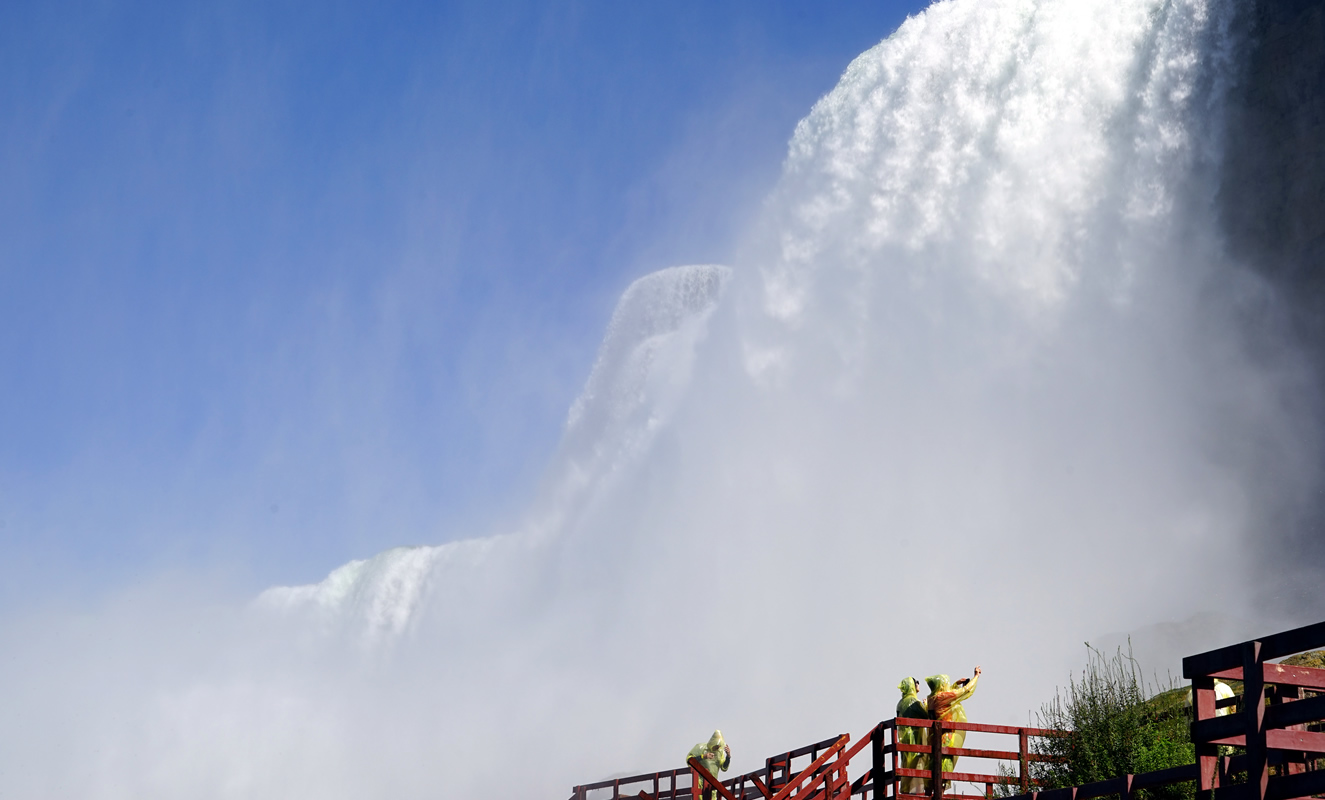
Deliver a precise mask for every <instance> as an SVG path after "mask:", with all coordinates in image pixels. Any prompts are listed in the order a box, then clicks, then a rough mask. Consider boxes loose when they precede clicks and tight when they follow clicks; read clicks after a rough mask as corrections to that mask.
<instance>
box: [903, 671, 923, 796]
mask: <svg viewBox="0 0 1325 800" xmlns="http://www.w3.org/2000/svg"><path fill="white" fill-rule="evenodd" d="M897 688H898V689H901V690H902V699H901V700H899V701H898V702H897V716H899V717H905V718H907V719H929V712H928V711H926V710H925V702H924V701H923V700H921V699H920V697H919V696H918V695H917V694H916V692H917V691H919V689H920V681H918V680H916V679H915V678H902V682H901V683H899V684H897ZM897 743H898V744H922V745H928V744H929V728H913V727H911V726H909V725H906V726H899V727H898V728H897ZM901 756H902V768H903V769H920V770H927V769H929V756H927V755H925V754H924V753H902V754H901ZM901 783H902V786H901V790H902V794H927V793H928V792H929V781H927V780H925V779H924V778H902V781H901Z"/></svg>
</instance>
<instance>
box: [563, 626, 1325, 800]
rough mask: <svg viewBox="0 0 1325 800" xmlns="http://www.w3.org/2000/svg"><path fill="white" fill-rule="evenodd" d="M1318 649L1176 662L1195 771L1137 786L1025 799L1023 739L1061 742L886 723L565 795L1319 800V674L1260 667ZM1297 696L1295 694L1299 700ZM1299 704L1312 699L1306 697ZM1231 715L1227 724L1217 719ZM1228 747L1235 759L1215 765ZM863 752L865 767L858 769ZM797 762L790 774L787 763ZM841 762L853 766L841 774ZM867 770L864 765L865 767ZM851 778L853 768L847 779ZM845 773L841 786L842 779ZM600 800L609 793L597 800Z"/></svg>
mask: <svg viewBox="0 0 1325 800" xmlns="http://www.w3.org/2000/svg"><path fill="white" fill-rule="evenodd" d="M1322 648H1325V622H1320V623H1317V624H1315V625H1309V626H1307V627H1304V628H1298V629H1295V630H1291V631H1285V632H1283V633H1279V634H1275V635H1274V636H1267V637H1264V638H1262V639H1258V640H1253V641H1250V642H1244V643H1242V644H1238V645H1232V646H1229V647H1223V648H1220V649H1218V650H1211V651H1210V652H1208V653H1201V654H1199V655H1195V656H1189V657H1188V658H1185V659H1183V677H1185V678H1189V679H1191V681H1192V690H1193V691H1192V694H1193V708H1194V714H1193V720H1192V742H1193V743H1194V744H1195V749H1196V763H1194V764H1187V765H1184V766H1181V767H1174V768H1172V769H1166V770H1159V771H1157V772H1148V773H1144V774H1139V775H1120V776H1118V777H1116V778H1111V779H1109V780H1106V781H1098V782H1096V783H1091V784H1086V785H1083V786H1072V787H1068V788H1064V789H1051V790H1046V791H1032V787H1033V786H1034V784H1035V782H1034V781H1033V780H1032V779H1031V772H1030V769H1029V765H1030V763H1031V762H1034V761H1047V760H1051V758H1050V757H1049V756H1045V755H1041V754H1038V753H1036V752H1034V750H1033V748H1031V747H1030V744H1029V742H1030V739H1031V738H1032V737H1038V736H1062V735H1065V734H1064V732H1062V731H1052V730H1043V729H1039V728H1019V727H1012V726H1006V725H984V724H981V723H976V722H942V721H939V720H919V719H905V718H900V719H889V720H884V721H883V722H880V723H879V724H878V725H875V726H874V727H873V728H871V729H870V731H869V732H868V733H867V734H865V736H863V737H861V738H860V739H859V740H857V741H856V742H855V744H852V743H851V736H850V735H848V734H842V735H840V736H835V737H833V738H831V739H824V740H823V741H820V742H816V743H814V744H810V745H806V746H804V747H801V748H797V749H795V750H790V751H788V752H786V753H781V754H779V755H776V756H771V757H769V758H768V759H765V761H764V766H763V768H761V769H758V770H755V771H753V772H747V773H746V774H744V775H738V776H736V777H734V778H729V779H727V780H725V781H718V780H716V779H715V778H714V776H711V775H708V774H707V772H706V771H705V770H704V767H703V765H702V764H700V763H699V761H697V760H694V759H692V760H691V762H690V763H689V764H688V765H687V766H685V767H681V768H679V769H672V770H664V771H662V772H651V773H648V774H644V775H636V776H633V777H629V778H617V779H613V780H607V781H600V782H598V783H590V784H585V785H582V786H576V787H575V789H574V794H572V796H571V800H620V798H627V797H629V798H641V800H698V799H697V798H693V797H692V795H693V788H692V787H694V786H695V785H696V779H697V778H702V779H703V780H704V782H705V783H706V784H709V785H711V786H713V787H714V788H715V789H716V790H717V792H718V794H719V795H720V796H721V797H722V798H723V800H850V798H854V797H857V796H859V797H860V798H861V800H870V799H871V798H873V799H874V800H883V799H884V798H891V799H892V800H921V798H926V799H928V798H933V800H989V798H991V797H992V796H993V792H994V786H995V785H999V784H1004V785H1006V784H1013V785H1017V786H1018V787H1019V788H1020V789H1021V792H1022V793H1021V794H1019V795H1016V796H1015V797H1013V798H1009V799H1008V800H1091V798H1097V797H1106V796H1110V795H1118V796H1119V797H1120V800H1131V797H1132V795H1133V793H1135V792H1137V791H1139V790H1143V789H1153V788H1156V787H1159V786H1165V785H1168V784H1174V783H1182V782H1185V781H1196V783H1197V789H1198V792H1197V800H1293V799H1294V798H1301V797H1309V796H1312V795H1322V794H1325V768H1319V767H1321V766H1323V765H1325V761H1321V760H1319V759H1320V757H1321V756H1325V669H1314V668H1310V667H1300V666H1298V667H1295V666H1288V665H1285V664H1272V663H1270V662H1269V659H1273V658H1281V657H1284V656H1288V655H1292V654H1294V653H1300V652H1303V651H1306V650H1314V649H1322ZM1217 678H1219V679H1224V680H1239V681H1242V682H1243V694H1242V695H1241V696H1238V697H1233V698H1229V699H1226V700H1216V698H1215V692H1214V688H1215V684H1214V682H1215V679H1217ZM1304 690H1305V691H1304ZM1307 693H1310V694H1311V695H1312V696H1307ZM1224 707H1236V709H1237V710H1236V711H1235V712H1234V713H1232V714H1229V715H1227V716H1216V715H1215V711H1216V709H1218V708H1224ZM899 725H900V726H901V727H904V728H907V727H911V728H914V727H923V728H928V729H929V741H930V743H929V744H927V745H910V744H905V743H899V742H898V740H897V728H898V726H899ZM953 730H963V731H972V732H977V733H982V734H998V735H1008V736H1016V737H1017V750H1015V751H1012V750H987V749H981V748H973V747H960V748H958V747H951V748H950V747H944V746H943V745H942V735H943V732H944V731H953ZM1221 747H1222V748H1225V750H1224V752H1228V750H1229V749H1231V748H1233V747H1237V748H1241V749H1242V750H1243V752H1242V753H1240V754H1237V755H1221V749H1220V748H1221ZM867 750H868V753H869V756H868V759H866V758H858V757H860V756H862V755H863V754H864V753H865V752H866V751H867ZM907 752H918V753H928V754H929V756H930V769H929V770H913V769H907V768H905V767H902V766H901V754H902V753H907ZM945 755H947V756H959V757H962V758H977V759H987V760H994V761H999V762H1006V761H1015V762H1016V765H1017V766H1016V770H1015V772H1014V771H1013V770H1010V769H1006V768H1004V769H1000V770H999V774H986V773H974V772H943V771H942V758H943V756H945ZM801 759H808V760H809V761H808V764H806V765H805V766H803V767H801V768H800V769H799V770H797V769H796V767H795V762H797V761H798V760H801ZM852 759H858V760H857V761H856V762H855V764H854V765H853V764H852ZM866 763H868V766H866ZM853 768H854V769H853ZM853 771H854V773H855V774H856V778H855V779H854V780H852V779H851V778H850V776H851V774H852V773H853ZM902 778H922V779H925V780H927V782H928V789H927V793H926V794H923V795H915V794H906V793H903V792H902V791H901V779H902ZM944 781H953V782H954V786H955V785H956V784H960V783H965V784H975V785H976V786H980V785H983V786H984V794H983V795H979V794H961V793H956V792H953V791H949V790H945V789H944V787H943V783H944ZM609 790H610V792H611V794H608V791H609Z"/></svg>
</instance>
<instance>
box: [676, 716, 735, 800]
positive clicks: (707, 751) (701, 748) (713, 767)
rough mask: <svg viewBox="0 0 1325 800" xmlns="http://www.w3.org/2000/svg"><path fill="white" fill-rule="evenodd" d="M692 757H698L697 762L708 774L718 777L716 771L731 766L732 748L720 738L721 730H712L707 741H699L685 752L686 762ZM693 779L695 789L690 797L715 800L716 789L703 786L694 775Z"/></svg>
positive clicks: (724, 769)
mask: <svg viewBox="0 0 1325 800" xmlns="http://www.w3.org/2000/svg"><path fill="white" fill-rule="evenodd" d="M692 758H697V759H699V763H701V764H703V765H704V769H706V770H708V771H709V774H710V775H712V776H713V777H715V778H720V777H722V776H720V775H719V774H718V773H719V772H726V771H727V767H730V766H731V763H732V749H731V748H730V747H728V746H727V743H726V742H724V741H723V740H722V731H714V732H713V735H712V736H710V737H709V740H708V741H707V742H700V743H699V744H697V745H695V746H694V747H692V748H690V752H689V753H687V754H686V763H689V762H690V759H692ZM695 781H696V785H695V791H694V793H693V794H692V795H691V797H694V798H695V800H709V798H713V800H717V797H718V790H717V789H714V788H713V787H712V786H705V785H704V780H703V779H702V778H699V777H696V778H695Z"/></svg>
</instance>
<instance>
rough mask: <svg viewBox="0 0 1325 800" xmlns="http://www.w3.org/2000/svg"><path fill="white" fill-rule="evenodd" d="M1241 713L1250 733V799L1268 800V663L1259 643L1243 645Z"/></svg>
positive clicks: (1248, 749)
mask: <svg viewBox="0 0 1325 800" xmlns="http://www.w3.org/2000/svg"><path fill="white" fill-rule="evenodd" d="M1242 714H1243V719H1244V721H1245V728H1246V731H1247V790H1248V792H1249V795H1248V797H1249V798H1250V800H1265V790H1266V788H1267V787H1268V786H1269V780H1270V770H1269V766H1268V759H1267V753H1266V749H1265V662H1264V661H1263V660H1262V659H1261V643H1260V642H1254V641H1253V642H1247V643H1246V644H1244V645H1243V646H1242Z"/></svg>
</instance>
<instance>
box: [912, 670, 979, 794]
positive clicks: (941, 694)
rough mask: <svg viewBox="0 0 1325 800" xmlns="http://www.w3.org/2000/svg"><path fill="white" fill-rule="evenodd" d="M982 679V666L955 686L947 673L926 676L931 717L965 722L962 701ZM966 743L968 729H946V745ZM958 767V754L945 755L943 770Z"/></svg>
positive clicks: (946, 786)
mask: <svg viewBox="0 0 1325 800" xmlns="http://www.w3.org/2000/svg"><path fill="white" fill-rule="evenodd" d="M979 679H980V668H979V667H976V668H975V676H974V677H972V678H969V679H967V680H963V681H959V682H958V685H957V686H956V687H954V686H953V685H952V682H951V681H950V680H949V679H948V676H947V675H931V676H929V677H928V678H925V683H927V684H929V697H926V698H925V707H926V709H927V710H928V711H929V717H930V719H941V720H943V721H944V722H965V721H966V709H964V708H962V701H963V700H965V699H966V698H968V697H970V696H971V695H973V694H975V683H976V681H978V680H979ZM964 744H966V731H944V732H943V746H944V747H961V746H962V745H964ZM956 768H957V756H944V757H943V771H944V772H952V771H954V770H955V769H956ZM951 783H952V781H944V782H943V788H944V789H946V788H948V786H949V785H950V784H951Z"/></svg>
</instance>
